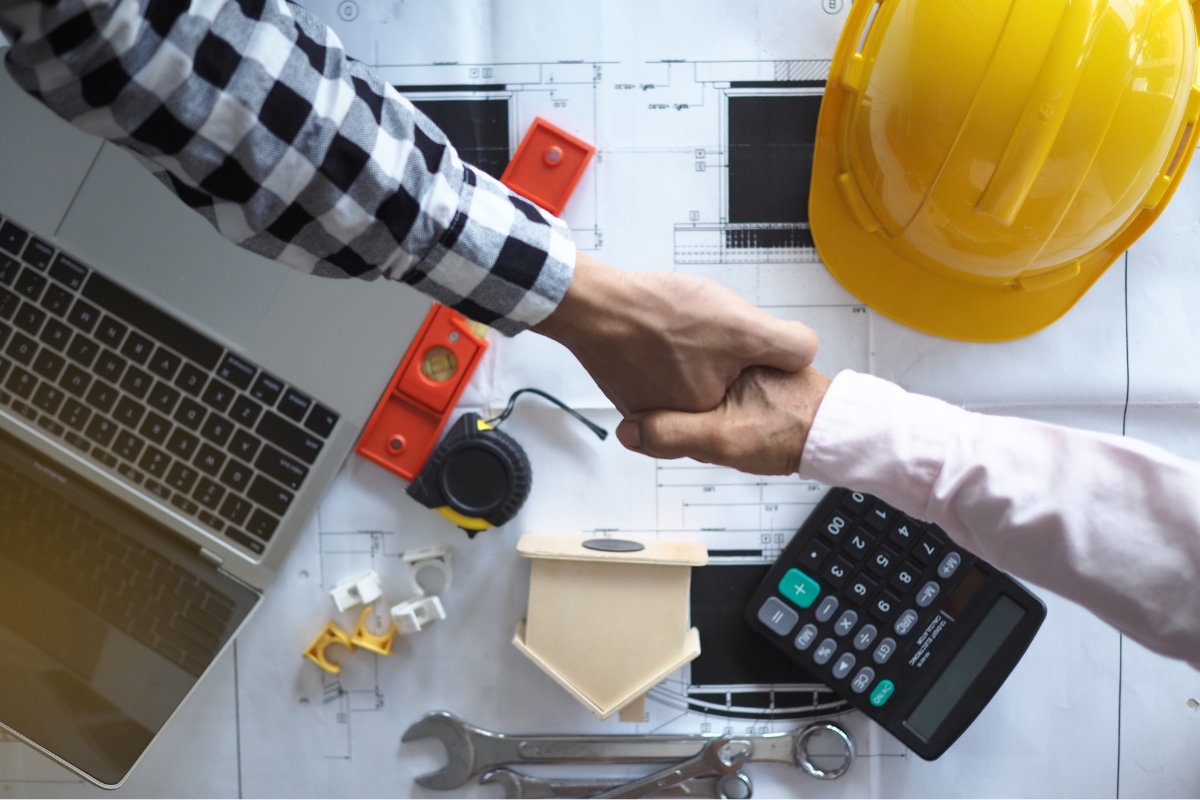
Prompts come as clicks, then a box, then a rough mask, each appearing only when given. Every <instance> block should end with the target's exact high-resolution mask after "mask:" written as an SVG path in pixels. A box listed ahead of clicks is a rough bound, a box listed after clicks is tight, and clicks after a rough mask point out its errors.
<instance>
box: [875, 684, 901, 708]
mask: <svg viewBox="0 0 1200 800" xmlns="http://www.w3.org/2000/svg"><path fill="white" fill-rule="evenodd" d="M894 691H896V684H894V683H892V682H891V681H888V680H882V681H880V682H879V685H878V686H876V687H875V691H873V692H871V705H873V706H875V707H876V708H879V707H880V706H881V705H883V704H884V703H886V702H887V701H888V698H889V697H891V696H892V692H894Z"/></svg>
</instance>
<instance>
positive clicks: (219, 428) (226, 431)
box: [200, 414, 233, 447]
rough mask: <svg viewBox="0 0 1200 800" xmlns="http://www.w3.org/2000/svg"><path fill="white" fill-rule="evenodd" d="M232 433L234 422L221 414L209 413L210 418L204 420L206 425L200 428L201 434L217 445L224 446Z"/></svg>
mask: <svg viewBox="0 0 1200 800" xmlns="http://www.w3.org/2000/svg"><path fill="white" fill-rule="evenodd" d="M232 433H233V423H232V422H230V421H229V420H227V419H225V418H224V417H222V416H221V415H220V414H209V415H208V419H207V420H205V422H204V427H202V428H201V429H200V435H201V436H203V437H204V438H205V439H208V440H209V441H210V442H212V443H213V444H215V445H216V446H217V447H224V446H225V443H226V442H227V441H229V436H230V434H232Z"/></svg>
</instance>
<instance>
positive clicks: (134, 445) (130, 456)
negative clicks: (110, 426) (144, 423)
mask: <svg viewBox="0 0 1200 800" xmlns="http://www.w3.org/2000/svg"><path fill="white" fill-rule="evenodd" d="M145 446H146V443H145V442H143V441H142V440H141V439H139V438H138V437H137V436H135V435H134V434H132V433H130V432H129V431H121V432H120V433H119V434H117V440H116V442H114V443H113V446H112V449H113V451H114V452H115V453H116V454H117V455H119V456H120V457H121V458H123V459H125V460H126V461H135V460H136V459H137V457H138V456H139V455H141V452H142V448H143V447H145Z"/></svg>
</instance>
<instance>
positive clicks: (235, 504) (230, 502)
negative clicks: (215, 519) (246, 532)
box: [219, 494, 254, 525]
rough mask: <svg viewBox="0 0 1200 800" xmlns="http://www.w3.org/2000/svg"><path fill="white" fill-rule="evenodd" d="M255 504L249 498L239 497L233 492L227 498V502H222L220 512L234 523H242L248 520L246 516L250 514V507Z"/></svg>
mask: <svg viewBox="0 0 1200 800" xmlns="http://www.w3.org/2000/svg"><path fill="white" fill-rule="evenodd" d="M253 507H254V506H252V505H251V504H250V501H249V500H246V499H245V498H243V497H238V496H237V495H236V494H231V495H229V496H228V497H226V498H225V502H224V503H222V504H221V510H220V512H219V513H220V514H221V516H222V517H224V518H225V519H227V520H229V521H230V522H232V523H233V524H234V525H241V524H242V523H243V522H245V521H246V517H247V516H248V515H249V514H250V509H252V508H253Z"/></svg>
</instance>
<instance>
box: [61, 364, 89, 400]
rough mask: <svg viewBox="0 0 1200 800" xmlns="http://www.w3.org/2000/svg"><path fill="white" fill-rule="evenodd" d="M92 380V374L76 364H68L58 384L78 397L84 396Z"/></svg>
mask: <svg viewBox="0 0 1200 800" xmlns="http://www.w3.org/2000/svg"><path fill="white" fill-rule="evenodd" d="M91 382H92V376H91V375H89V374H87V373H86V372H84V371H83V370H81V369H80V368H79V367H77V366H75V365H74V364H68V365H67V369H66V371H64V372H63V376H62V378H61V379H60V380H59V382H58V385H59V386H61V387H63V388H64V389H66V390H67V391H68V392H70V393H71V394H73V395H75V396H76V397H83V393H84V392H86V391H87V388H88V386H89V385H90V384H91Z"/></svg>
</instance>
